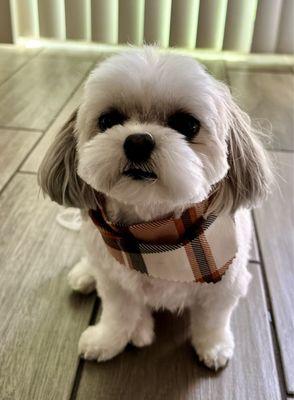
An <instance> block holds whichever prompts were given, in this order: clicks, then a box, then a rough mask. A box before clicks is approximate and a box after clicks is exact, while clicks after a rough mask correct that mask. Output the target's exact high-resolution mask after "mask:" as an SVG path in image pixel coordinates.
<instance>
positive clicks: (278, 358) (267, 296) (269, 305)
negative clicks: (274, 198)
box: [252, 212, 287, 399]
mask: <svg viewBox="0 0 294 400" xmlns="http://www.w3.org/2000/svg"><path fill="white" fill-rule="evenodd" d="M252 220H253V226H254V229H255V234H256V241H257V246H258V250H259V257H260V271H261V275H262V278H263V279H262V281H263V287H264V292H265V300H266V305H267V309H268V312H269V313H270V315H271V323H270V330H271V337H272V341H273V350H274V358H275V363H276V368H277V375H278V380H279V384H280V392H281V398H282V399H286V398H287V385H286V379H285V374H284V368H283V362H282V357H281V349H280V345H279V340H278V334H277V328H276V321H275V315H274V312H273V304H272V300H271V296H270V289H269V284H268V280H267V275H266V270H265V263H264V258H263V252H262V249H261V244H260V236H259V232H258V230H257V223H256V218H255V214H254V212H253V213H252Z"/></svg>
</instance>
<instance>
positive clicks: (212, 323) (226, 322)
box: [191, 298, 238, 370]
mask: <svg viewBox="0 0 294 400" xmlns="http://www.w3.org/2000/svg"><path fill="white" fill-rule="evenodd" d="M228 300H229V299H228V298H227V299H226V300H225V301H224V302H222V299H215V301H209V302H208V303H207V304H200V305H196V304H195V305H193V306H192V307H191V336H192V337H191V339H192V344H193V346H194V348H195V350H196V353H197V354H198V356H199V359H200V361H203V362H204V364H205V365H206V366H207V367H209V368H211V369H214V370H217V369H219V368H221V367H224V366H225V365H226V364H227V362H228V360H229V359H230V358H231V357H232V356H233V353H234V336H233V333H232V331H231V328H230V319H231V315H232V312H233V310H234V308H235V307H236V305H237V303H238V301H237V300H236V298H234V299H233V298H232V299H231V301H228Z"/></svg>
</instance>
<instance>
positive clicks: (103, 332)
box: [79, 324, 128, 361]
mask: <svg viewBox="0 0 294 400" xmlns="http://www.w3.org/2000/svg"><path fill="white" fill-rule="evenodd" d="M127 343H128V339H127V338H124V335H123V334H120V332H118V331H115V332H112V331H111V330H110V329H107V328H106V327H104V326H103V325H102V324H98V325H94V326H89V327H88V328H87V329H86V330H85V331H84V332H83V333H82V335H81V337H80V341H79V355H80V356H81V357H83V358H84V359H85V360H97V361H106V360H110V359H111V358H113V357H115V356H116V355H117V354H119V353H121V352H122V351H123V349H124V348H125V346H126V345H127Z"/></svg>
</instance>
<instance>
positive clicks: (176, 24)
mask: <svg viewBox="0 0 294 400" xmlns="http://www.w3.org/2000/svg"><path fill="white" fill-rule="evenodd" d="M198 11H199V0H184V1H183V0H173V1H172V9H171V23H170V40H169V44H170V46H177V47H186V48H190V49H193V48H194V47H195V43H196V32H197V24H198Z"/></svg>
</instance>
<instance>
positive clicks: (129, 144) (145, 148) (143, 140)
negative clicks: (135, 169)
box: [124, 133, 155, 162]
mask: <svg viewBox="0 0 294 400" xmlns="http://www.w3.org/2000/svg"><path fill="white" fill-rule="evenodd" d="M154 145H155V142H154V139H153V137H152V135H151V134H150V133H134V134H132V135H129V136H128V137H127V138H126V140H125V142H124V151H125V155H126V156H127V158H128V159H129V160H130V161H133V162H144V161H147V160H148V158H149V157H150V155H151V153H152V150H153V149H154Z"/></svg>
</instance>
